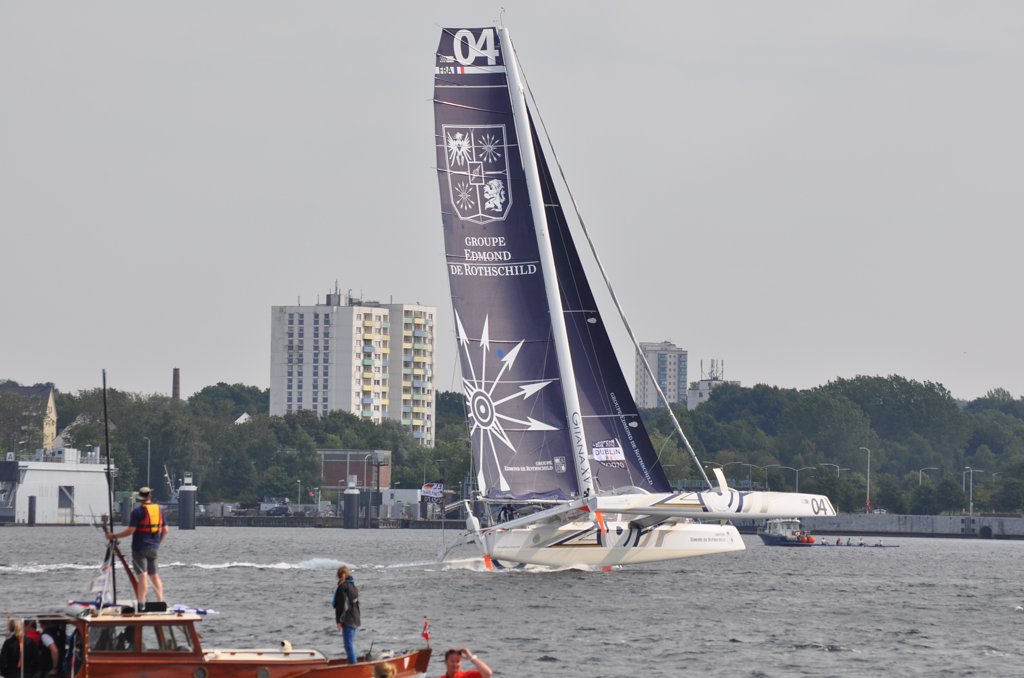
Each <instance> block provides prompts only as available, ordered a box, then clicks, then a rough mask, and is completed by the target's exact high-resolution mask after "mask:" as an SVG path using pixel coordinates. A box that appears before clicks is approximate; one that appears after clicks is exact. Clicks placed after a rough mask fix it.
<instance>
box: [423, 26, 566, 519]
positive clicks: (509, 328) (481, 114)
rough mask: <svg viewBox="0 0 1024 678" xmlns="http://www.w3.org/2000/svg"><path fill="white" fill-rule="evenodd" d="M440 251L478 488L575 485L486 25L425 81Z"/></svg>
mask: <svg viewBox="0 0 1024 678" xmlns="http://www.w3.org/2000/svg"><path fill="white" fill-rule="evenodd" d="M434 113H435V138H436V146H437V168H438V183H439V186H440V194H441V213H442V219H443V225H444V234H445V253H446V259H447V264H448V280H449V284H450V286H451V293H452V306H453V308H454V310H455V327H456V333H457V339H458V343H459V358H460V363H461V367H462V375H463V389H464V392H465V395H466V400H467V408H468V413H469V416H470V422H471V425H472V444H473V455H474V461H475V464H476V468H477V469H478V483H479V486H480V491H481V493H482V494H483V495H484V496H485V497H488V498H492V499H502V498H504V499H568V498H570V497H571V496H573V495H575V494H576V493H577V491H578V488H577V483H576V470H575V467H574V465H573V460H572V457H571V454H570V452H569V450H570V441H569V437H568V430H567V428H566V426H565V420H566V416H565V406H564V400H563V395H562V388H561V384H560V381H559V369H558V362H557V357H556V355H555V349H554V346H553V339H552V331H551V319H550V313H549V309H548V305H547V302H546V296H545V290H544V275H543V272H542V270H541V265H540V255H539V253H538V248H537V241H536V237H535V235H534V228H533V219H532V217H531V213H530V196H529V195H528V191H527V188H526V179H525V176H524V172H523V164H522V160H521V158H520V154H519V144H518V139H517V133H516V124H515V119H514V117H513V113H512V104H511V101H510V99H509V93H508V80H507V76H506V72H505V63H504V60H503V56H502V54H501V51H500V49H499V48H498V42H497V36H496V35H495V31H494V29H493V28H482V29H460V30H445V31H443V33H442V36H441V43H440V46H439V47H438V52H437V64H436V75H435V79H434Z"/></svg>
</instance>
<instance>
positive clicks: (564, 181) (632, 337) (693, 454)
mask: <svg viewBox="0 0 1024 678" xmlns="http://www.w3.org/2000/svg"><path fill="white" fill-rule="evenodd" d="M520 71H522V73H523V82H524V83H525V84H526V91H527V92H529V94H530V99H531V101H533V109H534V115H535V116H536V118H537V120H538V121H539V122H540V128H541V129H542V130H543V131H544V139H545V140H546V141H547V144H548V147H549V148H550V149H551V156H552V158H553V159H554V162H555V166H556V167H558V174H559V176H561V178H562V184H563V185H564V186H565V189H566V193H567V194H568V196H569V201H570V202H571V203H572V207H573V212H575V213H576V218H577V220H579V223H580V230H582V231H583V237H584V238H586V240H587V245H589V246H590V253H591V255H593V257H594V262H595V263H596V264H597V268H598V270H599V271H600V272H601V278H602V279H603V280H604V284H605V287H606V288H607V289H608V294H609V295H611V299H612V303H613V304H614V305H615V309H616V310H617V311H618V312H619V318H621V320H622V324H623V325H624V326H625V328H626V334H628V335H629V338H630V340H631V341H632V342H633V347H634V348H635V349H636V352H637V356H638V357H639V359H640V361H641V362H642V363H643V366H644V370H645V371H646V372H647V376H648V377H650V379H651V381H652V382H653V383H654V388H655V390H656V391H657V392H658V396H659V397H660V399H661V401H662V402H663V403H664V404H665V407H666V409H668V414H669V417H670V418H671V419H672V423H673V425H674V426H675V429H676V431H678V432H679V435H680V437H681V438H682V440H683V443H685V444H686V449H687V451H689V453H690V456H691V457H692V458H693V461H694V463H695V464H697V470H698V471H700V474H701V476H703V477H704V482H705V483H707V485H708V487H713V485H712V484H711V480H709V479H708V474H707V472H706V471H705V470H704V466H703V465H702V464H701V463H700V459H699V458H698V457H697V452H696V451H695V450H694V449H693V445H691V444H690V439H689V438H687V437H686V433H685V432H684V431H683V427H682V426H681V425H680V424H679V420H678V419H677V418H676V414H675V412H673V411H672V406H671V404H669V402H668V397H667V396H666V395H665V392H664V391H662V390H661V385H660V384H658V380H657V378H656V377H655V376H654V370H652V369H651V365H650V363H648V362H647V358H646V357H645V356H644V354H643V351H641V350H640V342H639V341H637V338H636V335H635V334H634V333H633V328H632V327H631V326H630V324H629V321H628V320H627V319H626V313H625V311H623V310H622V305H621V304H620V303H619V299H618V297H617V296H616V294H615V290H613V289H612V285H611V281H610V280H609V279H608V272H607V270H606V269H605V267H604V264H603V263H602V262H601V257H600V256H598V254H597V248H596V246H595V245H594V241H593V239H592V238H591V237H590V231H589V230H588V229H587V225H586V223H585V222H584V221H583V215H582V214H581V213H580V208H579V204H578V203H577V202H576V196H575V195H574V194H573V192H572V188H571V187H570V186H569V181H568V179H567V178H566V176H565V169H564V168H563V167H562V163H561V161H560V160H559V158H558V154H557V153H556V152H555V146H554V143H553V142H552V141H551V135H550V134H548V128H547V125H546V124H545V123H544V117H543V116H542V115H541V113H540V107H539V106H538V105H537V99H536V97H534V96H533V90H532V89H531V87H530V81H529V79H527V77H526V72H525V71H523V69H522V64H521V63H520ZM659 463H660V459H659Z"/></svg>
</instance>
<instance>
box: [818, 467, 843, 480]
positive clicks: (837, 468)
mask: <svg viewBox="0 0 1024 678" xmlns="http://www.w3.org/2000/svg"><path fill="white" fill-rule="evenodd" d="M818 466H834V467H835V469H836V478H838V477H839V464H818Z"/></svg>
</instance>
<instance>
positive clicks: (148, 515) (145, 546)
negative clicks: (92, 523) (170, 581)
mask: <svg viewBox="0 0 1024 678" xmlns="http://www.w3.org/2000/svg"><path fill="white" fill-rule="evenodd" d="M134 498H135V500H136V501H138V502H141V503H140V504H139V506H136V507H135V509H133V510H132V515H131V518H130V519H129V521H128V527H126V528H125V529H123V530H121V531H120V532H116V533H114V534H111V533H110V532H108V533H107V539H120V538H121V537H127V536H128V535H129V534H130V535H132V566H133V567H134V569H135V576H136V578H137V587H136V590H135V596H136V597H137V598H138V600H139V602H140V603H145V602H146V592H147V589H148V587H149V578H150V577H151V578H152V579H153V593H154V594H156V599H157V600H158V601H163V599H164V584H163V582H162V581H160V575H159V574H157V572H156V555H157V549H159V548H160V542H162V541H163V540H164V537H165V536H166V535H167V523H166V522H164V516H163V513H162V512H161V511H160V507H159V506H158V505H157V504H154V503H153V490H152V489H151V488H149V487H140V488H139V491H138V492H136V493H135V494H134Z"/></svg>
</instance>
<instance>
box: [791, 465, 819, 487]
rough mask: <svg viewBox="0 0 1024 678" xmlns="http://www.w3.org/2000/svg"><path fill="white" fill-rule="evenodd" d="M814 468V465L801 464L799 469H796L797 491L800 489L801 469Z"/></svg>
mask: <svg viewBox="0 0 1024 678" xmlns="http://www.w3.org/2000/svg"><path fill="white" fill-rule="evenodd" d="M813 468H814V467H813V466H801V467H800V468H798V469H794V470H795V471H796V491H797V492H799V491H800V471H806V470H807V469H813Z"/></svg>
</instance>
